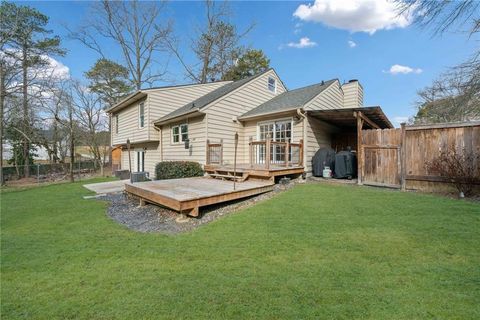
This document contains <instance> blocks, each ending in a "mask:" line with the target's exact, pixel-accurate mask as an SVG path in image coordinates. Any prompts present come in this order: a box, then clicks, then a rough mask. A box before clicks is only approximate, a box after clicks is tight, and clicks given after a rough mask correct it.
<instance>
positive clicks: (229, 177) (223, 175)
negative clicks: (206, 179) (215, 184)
mask: <svg viewBox="0 0 480 320" xmlns="http://www.w3.org/2000/svg"><path fill="white" fill-rule="evenodd" d="M208 175H209V176H210V177H212V178H221V179H230V180H237V181H238V182H243V181H245V180H246V179H247V178H248V173H247V174H246V175H245V174H244V175H242V176H233V175H228V174H219V173H209V174H208Z"/></svg>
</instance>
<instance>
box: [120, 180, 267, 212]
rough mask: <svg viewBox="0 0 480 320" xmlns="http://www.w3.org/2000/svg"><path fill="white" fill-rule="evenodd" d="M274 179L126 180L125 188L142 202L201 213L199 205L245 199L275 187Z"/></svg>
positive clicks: (180, 210)
mask: <svg viewBox="0 0 480 320" xmlns="http://www.w3.org/2000/svg"><path fill="white" fill-rule="evenodd" d="M273 185H274V184H273V183H272V182H270V181H253V180H252V181H244V182H242V183H236V188H235V190H233V182H232V181H223V180H218V179H213V178H208V177H197V178H184V179H171V180H157V181H147V182H137V183H126V184H125V191H127V192H128V193H129V194H132V195H135V196H137V197H139V198H140V203H141V204H142V203H145V202H148V203H153V204H158V205H161V206H165V207H168V208H170V209H173V210H176V211H179V212H180V213H184V214H188V215H191V216H195V217H196V216H198V213H199V208H200V207H203V206H207V205H211V204H215V203H220V202H225V201H231V200H236V199H241V198H245V197H249V196H253V195H256V194H260V193H265V192H268V191H272V190H273Z"/></svg>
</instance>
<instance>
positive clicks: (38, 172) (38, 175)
mask: <svg viewBox="0 0 480 320" xmlns="http://www.w3.org/2000/svg"><path fill="white" fill-rule="evenodd" d="M37 183H40V164H38V163H37Z"/></svg>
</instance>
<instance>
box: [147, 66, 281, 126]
mask: <svg viewBox="0 0 480 320" xmlns="http://www.w3.org/2000/svg"><path fill="white" fill-rule="evenodd" d="M270 71H273V69H272V68H270V69H268V70H265V71H264V72H261V73H258V74H256V75H254V76H251V77H248V78H244V79H241V80H238V81H234V82H231V83H228V84H226V85H224V86H222V87H220V88H217V89H215V90H213V91H211V92H209V93H207V94H206V95H203V96H201V97H200V98H198V99H196V100H194V101H192V102H190V103H188V104H186V105H184V106H183V107H181V108H178V109H177V110H175V111H173V112H171V113H169V114H167V115H166V116H164V117H162V118H160V119H158V120H156V121H155V122H156V123H157V122H162V121H167V120H170V119H173V118H176V117H180V116H182V115H186V114H190V113H193V112H196V111H200V110H202V109H204V108H206V107H208V106H209V105H211V104H212V103H213V102H215V101H217V100H219V99H221V98H223V97H225V96H226V95H228V94H229V93H232V92H233V91H235V90H237V89H240V88H241V87H243V86H244V85H246V84H247V83H249V82H250V81H252V80H254V79H257V78H258V77H260V76H262V75H264V74H266V73H268V72H270ZM274 72H275V71H274Z"/></svg>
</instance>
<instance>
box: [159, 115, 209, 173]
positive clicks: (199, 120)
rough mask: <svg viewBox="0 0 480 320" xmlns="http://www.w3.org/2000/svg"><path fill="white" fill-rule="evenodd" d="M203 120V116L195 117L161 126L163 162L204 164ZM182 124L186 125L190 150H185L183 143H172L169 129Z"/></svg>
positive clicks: (204, 140)
mask: <svg viewBox="0 0 480 320" xmlns="http://www.w3.org/2000/svg"><path fill="white" fill-rule="evenodd" d="M204 119H205V116H203V117H196V118H191V119H188V120H185V121H181V122H178V123H172V124H168V125H164V126H162V130H161V135H162V144H163V150H162V158H163V161H195V162H199V163H201V164H205V153H206V148H205V145H206V138H205V137H206V130H205V128H206V127H205V120H204ZM183 123H187V124H188V138H189V140H190V145H191V148H190V149H185V143H184V142H179V143H173V142H172V130H171V128H172V127H173V126H176V125H179V124H183Z"/></svg>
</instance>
